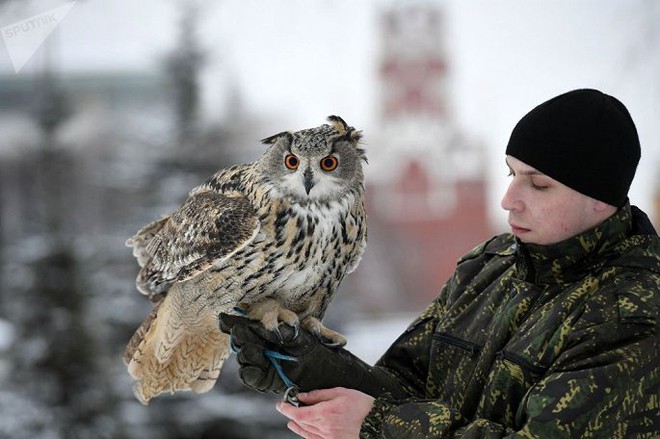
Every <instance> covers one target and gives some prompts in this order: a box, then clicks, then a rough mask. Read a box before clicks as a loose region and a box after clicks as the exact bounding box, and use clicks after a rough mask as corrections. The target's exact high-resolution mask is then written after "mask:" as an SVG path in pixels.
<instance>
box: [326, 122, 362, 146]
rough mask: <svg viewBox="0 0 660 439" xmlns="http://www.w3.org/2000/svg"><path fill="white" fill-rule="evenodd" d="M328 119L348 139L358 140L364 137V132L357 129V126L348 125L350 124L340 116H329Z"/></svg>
mask: <svg viewBox="0 0 660 439" xmlns="http://www.w3.org/2000/svg"><path fill="white" fill-rule="evenodd" d="M328 120H329V121H330V122H331V123H332V126H333V127H334V129H336V130H337V131H339V134H340V135H341V136H342V137H343V138H345V139H346V140H350V141H352V142H357V141H358V140H360V139H361V138H362V132H361V131H357V130H356V129H355V128H353V127H351V126H348V124H347V123H346V122H345V121H344V119H342V118H341V117H339V116H328Z"/></svg>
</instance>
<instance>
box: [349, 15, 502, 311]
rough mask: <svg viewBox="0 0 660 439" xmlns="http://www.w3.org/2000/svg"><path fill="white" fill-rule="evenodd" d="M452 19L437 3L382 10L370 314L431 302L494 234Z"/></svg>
mask: <svg viewBox="0 0 660 439" xmlns="http://www.w3.org/2000/svg"><path fill="white" fill-rule="evenodd" d="M444 29H445V23H444V16H443V11H442V9H441V7H439V6H438V5H437V4H432V3H430V2H405V4H404V5H403V6H394V7H392V8H390V9H388V10H386V11H384V12H383V13H382V16H381V31H382V39H381V40H382V53H381V61H380V65H379V78H380V87H381V89H380V99H379V104H378V108H379V112H380V120H379V126H376V127H373V129H372V132H371V133H366V134H367V137H366V138H367V146H368V150H369V151H368V152H369V166H368V167H367V168H368V170H367V212H368V215H369V218H368V221H369V247H368V249H367V252H366V254H365V257H364V259H363V262H362V266H361V268H360V270H358V271H361V272H363V276H360V277H359V282H360V283H361V285H360V286H359V288H360V291H361V292H362V296H361V297H362V299H363V300H364V301H365V302H366V303H365V306H366V307H367V308H368V309H375V310H382V311H391V310H401V309H409V310H416V309H419V308H420V307H421V306H424V305H425V304H427V303H429V302H430V300H431V299H433V298H434V297H435V296H436V295H437V293H438V292H439V291H440V288H441V287H442V285H443V284H444V283H445V282H446V280H447V279H448V277H449V276H450V275H451V273H452V272H453V270H454V267H455V264H456V260H457V258H459V257H460V256H461V255H463V254H465V253H466V252H468V251H469V250H470V249H471V248H473V247H474V246H475V245H477V244H478V243H479V242H481V241H482V240H484V239H486V238H487V237H488V236H490V235H491V228H490V225H489V222H488V218H487V214H486V175H485V163H484V161H485V158H484V151H483V150H482V149H481V148H480V147H479V146H477V145H475V144H471V143H469V142H468V141H467V140H466V136H463V135H461V133H459V132H458V130H457V129H456V127H455V125H454V122H453V120H452V105H451V99H450V93H449V91H450V82H449V76H448V73H449V63H448V59H447V54H446V52H445V39H444V34H443V31H444Z"/></svg>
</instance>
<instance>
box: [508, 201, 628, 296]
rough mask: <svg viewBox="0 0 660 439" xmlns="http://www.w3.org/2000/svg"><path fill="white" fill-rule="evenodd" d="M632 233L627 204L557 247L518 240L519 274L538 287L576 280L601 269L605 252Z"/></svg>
mask: <svg viewBox="0 0 660 439" xmlns="http://www.w3.org/2000/svg"><path fill="white" fill-rule="evenodd" d="M631 231H632V214H631V207H630V204H629V203H626V204H625V205H624V206H623V207H622V208H620V209H619V210H618V211H617V212H616V213H615V214H614V215H612V216H611V217H609V218H608V219H606V220H605V221H603V222H602V223H600V224H599V225H597V226H596V227H594V228H592V229H590V230H587V231H585V232H583V233H580V234H579V235H576V236H574V237H572V238H568V239H567V240H564V241H562V242H559V243H556V244H551V245H538V244H526V243H522V242H521V241H520V240H518V238H516V249H517V253H518V261H517V268H518V270H519V275H520V277H521V278H523V279H525V280H527V281H529V282H534V283H537V284H553V283H555V284H560V285H561V284H564V283H568V282H573V281H576V280H578V279H580V278H583V277H584V276H585V275H587V274H588V272H592V271H594V270H598V269H599V268H600V267H602V266H603V265H604V264H605V263H606V262H607V260H608V258H607V257H606V256H605V253H608V252H609V250H611V249H612V248H613V247H614V246H615V245H616V244H618V243H619V242H621V241H622V240H624V239H625V238H626V237H627V236H629V235H630V234H631Z"/></svg>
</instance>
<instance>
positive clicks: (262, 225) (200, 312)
mask: <svg viewBox="0 0 660 439" xmlns="http://www.w3.org/2000/svg"><path fill="white" fill-rule="evenodd" d="M328 120H329V122H330V124H325V125H321V126H319V127H316V128H310V129H304V130H301V131H297V132H293V133H292V132H282V133H279V134H276V135H274V136H271V137H268V138H266V139H264V140H262V142H263V143H265V144H268V145H270V146H269V147H268V149H267V150H266V151H265V152H264V154H263V155H262V156H261V157H260V158H259V159H258V160H257V161H255V162H254V163H251V164H245V165H238V166H233V167H230V168H228V169H224V170H221V171H219V172H217V173H216V174H214V175H213V176H212V177H211V178H210V179H208V180H207V181H206V182H205V183H204V184H202V185H200V186H198V187H196V188H194V189H193V190H192V191H191V192H190V193H189V196H188V198H187V199H186V200H185V202H184V203H183V205H182V206H181V207H179V209H178V210H176V211H174V212H173V213H172V214H170V215H169V216H166V217H164V218H162V219H160V220H158V221H155V222H153V223H151V224H148V225H147V226H145V227H144V228H142V229H141V230H140V231H139V232H138V233H137V234H135V236H133V237H131V238H130V239H128V241H127V242H126V244H127V245H128V246H129V247H133V254H134V256H135V257H136V258H137V261H138V264H139V265H140V267H141V270H140V272H139V274H138V277H137V280H136V285H137V288H138V290H139V291H140V292H142V293H143V294H145V295H147V296H149V298H150V299H151V300H152V302H153V304H154V307H153V310H152V311H151V313H150V314H149V316H147V318H146V319H145V320H144V322H143V323H142V325H141V326H140V327H139V328H138V330H137V331H136V332H135V334H134V335H133V337H132V338H131V340H130V341H129V343H128V346H127V348H126V351H125V353H124V362H125V363H126V365H127V367H128V371H129V373H130V374H131V376H132V377H133V378H134V379H135V380H136V383H135V386H134V394H135V396H136V397H137V398H138V399H139V400H140V401H141V402H142V403H143V404H147V403H148V402H149V400H150V399H151V398H153V397H154V396H156V395H158V394H159V393H162V392H175V391H178V390H193V391H195V392H198V393H201V392H207V391H208V390H210V389H211V388H212V387H213V385H214V384H215V382H216V380H217V379H218V376H219V374H220V368H221V367H222V363H223V361H224V360H225V359H226V358H227V356H228V354H229V340H228V336H227V335H225V334H223V333H222V332H221V331H220V330H219V328H218V315H219V313H221V312H232V310H233V309H234V308H235V307H236V306H240V307H242V308H244V309H247V310H248V316H249V317H250V318H252V319H255V320H260V321H261V322H262V323H263V324H264V326H265V327H266V328H268V329H271V330H277V326H278V324H279V323H280V322H284V323H288V324H290V325H298V324H299V325H301V326H302V327H303V328H305V329H307V330H309V331H310V332H312V333H315V334H317V335H318V336H319V337H321V338H322V339H324V340H325V341H326V342H328V343H334V344H337V345H343V344H344V343H345V342H346V340H345V338H344V337H343V336H342V335H341V334H339V333H337V332H335V331H332V330H331V329H329V328H326V327H325V326H323V324H322V323H321V320H322V318H323V315H324V314H325V311H326V308H327V306H328V304H329V302H330V301H331V299H332V297H333V295H334V294H335V292H336V290H337V287H338V286H339V284H340V282H341V281H342V279H343V278H344V276H345V275H346V274H347V273H350V272H351V271H353V270H354V269H355V267H356V266H357V265H358V262H359V261H360V258H361V256H362V253H363V251H364V249H365V246H366V241H367V230H366V216H365V211H364V183H363V180H364V178H363V171H362V162H366V156H365V151H364V149H362V148H361V147H360V146H359V140H360V137H361V134H360V132H359V131H356V130H355V129H354V128H353V127H350V126H348V125H347V124H346V122H344V121H343V120H342V119H341V118H340V117H337V116H330V117H329V118H328Z"/></svg>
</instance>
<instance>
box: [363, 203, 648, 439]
mask: <svg viewBox="0 0 660 439" xmlns="http://www.w3.org/2000/svg"><path fill="white" fill-rule="evenodd" d="M659 290H660V239H659V238H658V235H657V233H656V232H655V230H653V227H652V226H651V225H650V222H648V218H646V215H644V214H643V213H642V212H641V211H640V210H639V209H637V208H635V207H632V208H631V206H630V205H629V204H627V205H626V206H624V207H623V208H621V209H619V212H618V213H617V214H615V215H614V216H612V217H611V218H609V219H608V220H606V221H605V222H603V223H602V224H600V225H599V226H597V227H596V228H595V229H593V230H589V231H587V232H585V233H583V234H580V235H578V236H576V237H574V238H571V239H568V240H566V241H564V242H561V243H558V244H556V245H550V246H537V245H526V244H521V243H520V242H518V241H517V240H516V239H515V238H514V237H512V235H510V234H505V235H500V236H497V237H495V238H493V239H491V240H490V241H487V242H486V243H484V244H482V245H480V246H479V247H477V248H476V249H474V250H473V251H472V252H470V253H468V254H467V255H466V256H464V257H463V258H462V259H461V260H460V261H459V263H458V266H457V268H456V271H455V273H454V275H453V277H452V278H451V279H450V280H449V282H448V283H447V284H446V285H445V286H444V287H443V289H442V291H441V293H440V295H439V296H438V297H437V298H436V299H435V300H434V302H433V303H432V304H431V305H430V306H429V307H428V309H427V310H426V311H425V312H423V313H422V314H421V315H420V316H419V318H417V319H416V321H415V322H413V323H412V325H411V326H410V327H409V328H408V329H407V330H406V332H404V334H402V335H401V336H400V337H399V339H398V340H397V341H396V342H395V343H394V344H393V345H392V346H391V347H390V349H389V350H388V351H387V352H386V353H385V355H384V356H383V357H382V358H381V359H380V360H379V361H378V363H377V364H376V366H377V367H378V368H380V369H382V370H384V371H385V372H386V373H388V374H389V375H392V376H393V377H395V378H396V380H397V382H399V383H400V384H401V388H402V389H401V390H402V393H403V394H405V395H407V396H406V397H405V398H403V399H394V398H392V397H388V395H387V394H386V395H385V396H383V397H379V398H377V399H376V401H375V403H374V407H373V409H372V410H371V412H370V413H369V415H368V416H367V417H366V419H365V421H364V423H363V424H362V431H361V437H363V438H383V437H384V438H430V437H452V438H453V437H461V438H481V437H484V438H485V437H487V438H499V437H525V438H558V437H561V438H629V437H631V438H637V437H643V438H645V437H649V438H650V437H659V436H658V434H659V433H658V432H659V430H660V425H659V424H660V401H659V400H660V388H659V377H658V375H659V369H660V361H659V359H658V302H659V299H658V292H659Z"/></svg>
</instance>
